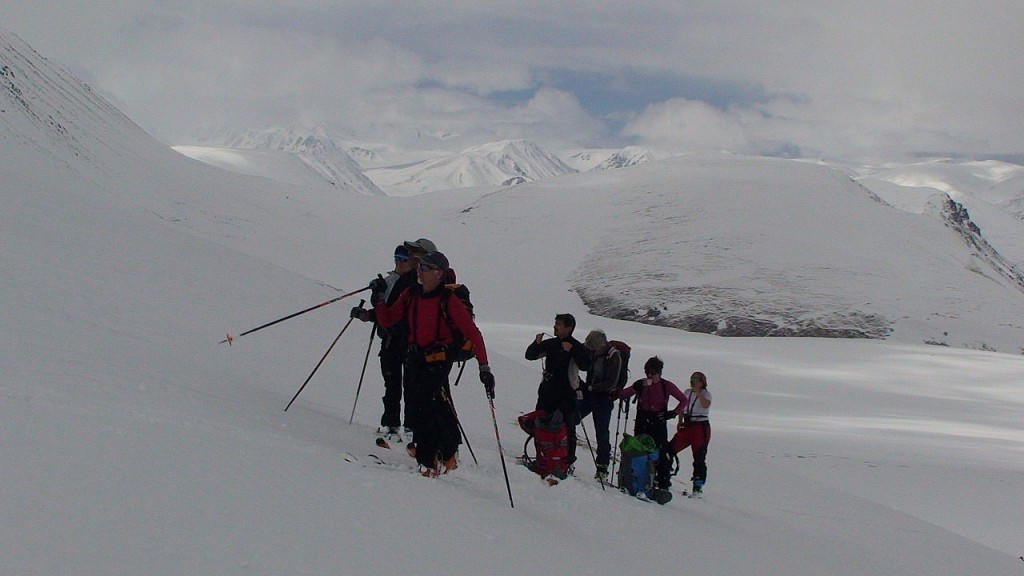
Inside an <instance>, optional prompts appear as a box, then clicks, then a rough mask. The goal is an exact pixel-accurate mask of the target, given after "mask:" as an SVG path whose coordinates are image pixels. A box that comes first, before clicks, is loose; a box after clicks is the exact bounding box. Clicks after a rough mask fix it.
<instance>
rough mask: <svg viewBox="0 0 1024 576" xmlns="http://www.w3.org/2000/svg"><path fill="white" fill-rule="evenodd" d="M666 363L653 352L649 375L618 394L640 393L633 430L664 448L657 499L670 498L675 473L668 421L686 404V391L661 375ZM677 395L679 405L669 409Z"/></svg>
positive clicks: (646, 365) (647, 365) (656, 483)
mask: <svg viewBox="0 0 1024 576" xmlns="http://www.w3.org/2000/svg"><path fill="white" fill-rule="evenodd" d="M664 368H665V363H664V362H663V361H662V360H661V358H658V357H657V356H652V357H651V358H649V359H648V360H647V362H646V363H644V374H645V375H646V376H647V377H646V378H643V379H640V380H637V381H636V382H634V383H633V385H632V386H626V387H624V388H623V389H622V390H619V391H618V392H617V393H616V394H615V395H616V397H618V398H630V397H632V396H634V395H635V396H638V398H639V399H638V401H637V410H636V421H635V422H634V424H633V434H634V435H635V436H639V435H641V434H647V435H649V436H650V437H651V438H653V439H654V443H655V444H656V445H657V446H658V450H659V452H660V454H659V458H658V464H657V474H656V476H655V481H654V495H655V500H659V501H661V499H664V498H670V496H671V495H670V494H669V487H670V486H671V485H672V483H671V480H670V478H671V475H672V457H671V454H672V452H670V450H671V447H670V446H669V442H668V426H667V424H666V423H667V422H668V421H669V420H671V419H673V418H675V417H676V416H677V415H678V414H679V407H680V406H685V405H686V404H685V402H686V395H685V394H683V393H682V391H680V390H679V387H678V386H676V385H675V384H673V383H672V382H670V381H668V380H665V379H664V378H662V377H661V372H662V370H663V369H664ZM670 397H671V398H675V399H676V400H678V401H679V405H677V406H676V409H675V410H669V409H668V401H669V398H670Z"/></svg>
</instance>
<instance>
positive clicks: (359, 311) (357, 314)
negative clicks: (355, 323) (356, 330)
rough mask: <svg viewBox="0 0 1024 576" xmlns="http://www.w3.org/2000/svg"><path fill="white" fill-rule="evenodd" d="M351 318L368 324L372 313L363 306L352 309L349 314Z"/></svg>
mask: <svg viewBox="0 0 1024 576" xmlns="http://www.w3.org/2000/svg"><path fill="white" fill-rule="evenodd" d="M348 315H349V318H355V319H356V320H360V321H362V322H367V321H369V319H370V311H369V310H367V309H366V308H363V307H362V306H356V307H354V308H352V311H351V312H349V313H348Z"/></svg>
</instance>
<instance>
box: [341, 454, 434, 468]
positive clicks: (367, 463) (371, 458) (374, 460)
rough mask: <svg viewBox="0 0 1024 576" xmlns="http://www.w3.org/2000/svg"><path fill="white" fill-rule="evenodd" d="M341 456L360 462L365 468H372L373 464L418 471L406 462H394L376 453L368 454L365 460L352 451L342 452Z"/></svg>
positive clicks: (347, 459)
mask: <svg viewBox="0 0 1024 576" xmlns="http://www.w3.org/2000/svg"><path fill="white" fill-rule="evenodd" d="M341 458H342V460H344V461H345V462H351V463H353V464H358V465H359V466H362V467H363V468H370V467H371V466H372V467H379V468H385V469H387V470H402V471H405V472H416V469H415V468H413V467H411V466H407V465H405V464H396V463H394V462H388V461H386V460H384V459H383V458H381V457H380V456H377V455H376V454H367V455H366V459H365V460H364V459H362V458H360V457H358V456H356V455H355V454H352V453H351V452H343V453H342V454H341Z"/></svg>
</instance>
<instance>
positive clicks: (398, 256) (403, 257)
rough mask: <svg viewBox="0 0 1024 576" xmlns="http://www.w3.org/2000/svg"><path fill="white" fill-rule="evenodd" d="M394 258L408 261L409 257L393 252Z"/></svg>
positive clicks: (399, 260) (398, 260)
mask: <svg viewBox="0 0 1024 576" xmlns="http://www.w3.org/2000/svg"><path fill="white" fill-rule="evenodd" d="M395 260H396V261H397V262H408V261H409V257H408V256H401V255H399V254H395Z"/></svg>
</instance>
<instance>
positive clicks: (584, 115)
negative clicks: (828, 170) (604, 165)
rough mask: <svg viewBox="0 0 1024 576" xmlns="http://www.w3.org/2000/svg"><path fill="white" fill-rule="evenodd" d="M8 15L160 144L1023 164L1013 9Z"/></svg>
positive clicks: (51, 10)
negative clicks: (933, 158)
mask: <svg viewBox="0 0 1024 576" xmlns="http://www.w3.org/2000/svg"><path fill="white" fill-rule="evenodd" d="M552 4H554V6H552ZM0 6H2V12H3V14H4V15H5V19H4V23H3V26H4V27H6V28H7V29H8V30H10V31H12V32H14V33H16V34H18V35H20V36H21V37H22V38H24V39H25V40H26V41H28V42H29V43H30V44H32V45H33V46H34V47H35V48H36V49H37V50H39V51H40V52H42V53H43V54H44V55H45V56H47V57H49V58H51V59H52V60H57V61H60V62H62V63H65V64H67V65H68V66H69V67H70V68H71V69H72V70H73V71H74V72H76V74H78V75H79V76H80V77H82V78H83V79H84V80H86V81H87V82H89V83H90V84H92V85H93V87H94V88H95V89H97V90H98V91H100V92H101V93H103V94H105V95H107V96H108V97H109V98H110V99H111V100H112V101H114V102H115V103H116V104H117V105H118V106H119V107H121V108H122V110H124V111H125V112H126V113H127V114H128V115H129V116H131V117H132V118H133V119H134V120H136V121H137V122H138V123H139V124H140V125H142V126H143V127H144V128H146V129H147V130H149V131H150V132H152V133H154V135H156V136H158V137H160V138H161V139H164V140H165V141H167V142H168V143H181V142H184V141H186V140H187V138H188V134H189V133H191V132H192V131H193V130H195V129H196V128H198V127H202V126H219V125H225V124H228V125H237V126H262V125H267V124H286V123H304V124H308V125H320V124H324V125H329V126H331V127H332V129H333V130H336V131H338V132H344V133H347V134H350V135H353V136H358V137H362V138H366V139H370V140H373V139H377V138H385V137H387V138H390V139H393V140H400V141H401V143H403V144H404V145H412V144H416V143H417V139H419V140H420V142H419V143H420V144H423V145H428V144H433V145H437V143H438V142H441V143H443V144H441V145H447V146H452V147H458V146H468V145H472V144H477V143H481V142H483V141H485V140H493V139H499V138H519V137H526V138H532V139H534V140H536V141H538V142H540V143H541V144H543V145H545V146H549V147H568V146H609V145H622V144H649V145H654V146H656V147H658V148H659V149H664V150H668V151H688V150H693V149H699V148H728V149H733V150H737V151H740V152H752V153H775V154H794V153H797V151H799V152H800V153H803V154H808V155H823V156H840V157H864V156H881V155H892V154H899V153H909V152H913V151H918V150H942V151H950V152H993V153H1018V152H1021V151H1022V150H1024V114H1021V113H1020V111H1021V110H1022V109H1024V106H1022V105H1024V43H1022V42H1021V41H1020V40H1019V36H1020V34H1019V30H1020V29H1021V26H1022V24H1024V4H1022V3H1020V2H1019V1H1018V0H1013V1H1010V0H992V1H986V2H976V1H970V0H962V1H958V2H954V1H950V0H908V1H907V2H901V3H891V2H888V1H886V2H882V1H880V0H865V1H862V2H842V1H838V0H820V1H816V2H797V3H781V2H780V3H772V5H771V6H770V7H769V6H767V5H766V4H765V3H764V2H762V1H754V0H722V1H718V2H711V1H707V2H685V3H684V2H678V1H674V0H673V1H668V0H666V1H639V2H630V3H622V2H611V1H604V0H601V1H595V2H588V3H583V4H579V3H550V2H537V1H525V2H524V1H520V2H515V3H512V2H500V1H499V2H478V1H462V2H445V3H438V2H425V1H424V2H410V1H407V2H399V3H380V2H344V3H338V2H327V1H320V2H316V1H302V2H299V1H289V0H278V1H245V2H243V1H241V0H232V1H228V0H206V1H204V2H198V1H193V0H176V1H156V0H153V1H141V0H139V1H129V0H123V1H113V0H96V1H94V2H88V3H85V2H81V3H77V2H73V3H67V2H56V1H47V0H35V1H33V2H21V1H18V2H15V1H14V0H0Z"/></svg>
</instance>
